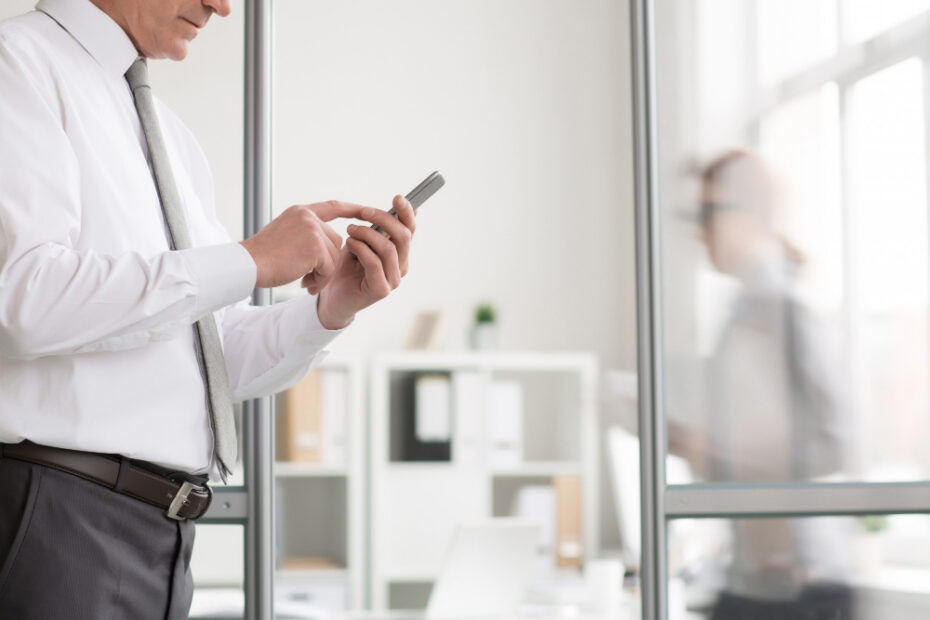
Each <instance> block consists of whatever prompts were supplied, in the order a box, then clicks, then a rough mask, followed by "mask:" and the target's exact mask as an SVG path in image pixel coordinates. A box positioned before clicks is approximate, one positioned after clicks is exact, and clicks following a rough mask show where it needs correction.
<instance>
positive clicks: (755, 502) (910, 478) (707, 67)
mask: <svg viewBox="0 0 930 620" xmlns="http://www.w3.org/2000/svg"><path fill="white" fill-rule="evenodd" d="M892 4H894V7H889V9H888V11H884V10H880V11H879V10H878V9H877V8H876V6H873V4H872V3H867V2H846V1H842V2H840V1H834V0H824V1H816V2H809V1H805V2H800V1H798V2H794V1H792V2H783V1H781V0H750V1H735V0H734V1H718V0H655V1H644V2H639V3H637V4H636V11H637V13H638V15H639V17H640V19H641V21H639V22H638V24H639V26H640V27H643V28H644V31H643V32H642V33H641V34H642V36H643V39H642V40H641V41H642V42H643V43H642V44H641V46H640V47H639V48H638V52H639V54H640V59H639V60H640V63H641V64H640V65H639V67H640V73H639V75H640V76H641V77H642V78H644V79H645V80H646V88H645V89H644V91H643V93H641V94H640V97H641V99H640V101H643V102H644V105H643V107H642V108H641V114H640V116H638V117H637V118H638V123H639V124H640V125H639V129H640V130H641V132H642V133H641V135H642V136H644V138H643V142H642V143H641V146H645V148H646V149H648V150H641V151H640V156H641V158H642V161H641V162H640V164H641V165H642V166H643V169H644V170H646V172H645V173H644V174H646V175H647V176H646V178H647V180H648V181H649V182H651V183H652V185H647V184H644V185H642V187H641V191H642V192H643V194H642V195H643V196H644V197H645V198H644V199H643V201H642V202H640V204H639V206H640V208H642V209H643V214H642V215H641V217H642V218H644V219H642V220H641V221H647V220H646V218H653V219H651V220H648V224H647V225H645V226H644V227H641V229H640V231H641V235H640V238H639V240H638V241H639V243H640V244H641V247H642V248H643V250H642V251H644V252H646V253H647V254H646V255H648V252H655V255H654V256H655V257H656V259H657V260H656V261H655V262H654V263H648V264H644V265H643V266H642V269H643V270H642V271H641V277H642V280H641V289H640V290H641V293H643V292H645V293H646V294H650V295H656V297H655V299H656V300H657V301H656V302H655V305H654V306H652V311H653V313H652V316H651V317H648V318H646V319H645V320H644V319H643V318H642V317H641V323H640V325H641V328H642V329H644V331H643V332H642V333H641V337H643V338H645V337H646V335H647V334H649V335H650V337H651V338H652V339H651V340H643V341H641V342H644V343H646V345H645V346H648V347H649V353H650V354H651V355H654V356H655V358H654V359H655V360H656V362H657V363H656V367H655V375H654V376H653V377H651V378H650V379H649V381H648V385H649V386H650V388H651V389H652V390H654V392H652V396H653V399H654V400H653V403H654V405H653V409H651V410H649V411H648V412H647V413H648V416H649V418H650V419H655V420H657V421H658V426H657V427H656V429H657V430H656V431H655V433H654V434H653V435H652V436H651V437H650V441H652V442H654V443H653V445H654V448H655V451H656V452H655V454H656V460H655V461H652V462H651V463H650V465H651V466H652V468H654V470H655V472H657V474H658V477H657V480H656V485H655V495H653V496H652V497H653V498H654V499H653V500H652V501H653V503H652V506H653V507H654V508H655V514H656V521H655V528H656V529H655V530H654V531H655V536H656V540H657V544H656V547H655V550H656V555H657V557H656V558H649V559H644V561H647V562H650V563H651V565H652V566H654V567H657V568H658V569H659V570H658V572H656V573H649V574H647V575H646V579H647V582H648V581H650V580H652V579H655V580H657V581H658V582H659V583H657V584H656V589H655V590H654V591H650V586H649V583H647V584H646V585H647V587H646V590H647V598H648V597H653V598H652V599H651V602H650V604H654V605H655V606H656V607H655V609H657V610H659V611H660V612H661V614H659V615H662V616H665V615H667V616H668V617H686V616H684V615H678V614H688V613H690V614H695V616H694V617H708V618H714V619H716V620H725V619H727V618H740V617H766V616H765V614H775V616H773V617H812V618H813V617H816V618H853V617H857V618H859V617H870V618H871V617H896V618H897V617H912V616H910V615H907V614H916V615H914V616H913V617H920V616H921V615H926V613H927V611H928V610H930V599H928V598H927V596H926V594H927V592H926V589H925V588H923V587H921V586H918V587H917V589H916V590H913V589H910V586H907V585H906V584H907V583H911V582H909V581H908V579H909V576H914V581H913V583H921V579H922V577H921V575H922V574H923V572H925V571H927V570H928V569H930V563H928V562H926V561H925V560H923V559H921V558H920V557H919V554H918V555H911V554H909V553H908V551H907V549H908V547H911V548H921V547H922V545H924V544H925V538H926V535H927V532H928V530H926V525H927V517H926V516H921V515H910V516H905V515H896V516H875V517H860V516H853V515H861V514H871V513H875V514H879V515H881V514H884V513H895V512H924V511H926V509H927V508H926V506H925V505H923V506H922V505H921V504H920V497H921V494H922V493H925V492H926V488H927V484H926V483H927V481H928V480H930V458H928V453H927V451H926V450H924V449H923V446H925V445H926V444H927V441H928V439H930V436H928V433H930V417H928V411H930V394H928V390H927V377H928V375H930V333H928V326H930V297H928V265H930V251H928V238H930V223H928V219H927V183H928V175H927V170H928V160H927V140H928V133H927V127H928V123H927V119H928V117H927V106H926V105H925V98H926V97H925V93H926V92H927V75H928V73H927V63H928V61H930V48H927V47H926V45H925V44H924V43H923V42H924V41H925V40H926V37H927V36H928V35H930V14H928V13H927V10H928V9H930V5H928V4H927V3H923V2H901V3H892ZM866 5H868V6H866ZM879 14H881V17H879ZM788 31H790V32H791V33H792V34H791V36H790V37H788V36H785V33H786V32H788ZM650 88H651V89H654V90H651V91H650ZM650 121H652V122H654V124H651V123H650ZM650 154H651V155H652V156H653V158H652V159H649V158H648V157H647V156H648V155H650ZM650 234H651V235H652V236H649V235H650ZM641 256H642V254H641ZM641 307H642V306H641ZM650 321H652V322H650ZM647 359H648V358H647ZM644 479H645V478H644ZM775 497H777V498H779V499H778V500H775V499H773V498H775ZM770 499H771V500H772V501H768V500H770ZM685 515H691V516H699V517H702V519H701V520H696V521H689V520H681V519H678V517H680V516H685ZM763 517H764V518H763ZM666 524H667V526H668V527H667V529H666V528H665V527H664V526H665V525H666ZM874 530H880V531H881V533H880V534H875V535H873V534H874ZM877 539H881V540H883V541H885V542H883V543H881V544H879V543H876V542H875V541H876V540H877ZM892 540H894V541H895V542H894V543H892V542H890V541H892ZM878 546H883V547H884V549H883V551H887V553H882V557H881V558H879V559H875V558H871V557H866V556H867V555H868V554H870V553H872V554H879V553H880V552H879V551H872V550H871V548H872V547H878ZM890 549H894V550H893V551H891V550H890ZM897 579H900V585H898V584H896V583H895V581H896V580H897ZM905 591H906V593H904V592H905ZM650 592H651V593H650ZM666 595H667V596H666ZM905 600H906V601H907V602H904V601H905ZM901 605H904V606H905V607H907V609H908V610H909V611H907V612H906V613H905V612H904V611H902V607H901ZM917 610H919V611H917ZM778 614H782V615H781V616H779V615H778ZM785 614H787V615H785ZM805 614H807V615H805ZM902 614H903V615H902ZM688 617H690V616H688Z"/></svg>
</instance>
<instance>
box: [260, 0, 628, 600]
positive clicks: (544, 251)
mask: <svg viewBox="0 0 930 620" xmlns="http://www.w3.org/2000/svg"><path fill="white" fill-rule="evenodd" d="M274 11H275V14H274V17H275V50H274V53H275V55H274V105H273V111H274V115H273V120H274V131H273V136H274V141H273V152H274V168H273V175H272V185H273V190H274V200H273V204H274V206H273V210H274V213H276V214H277V213H280V212H282V211H283V210H284V209H286V208H287V207H288V206H290V205H292V204H306V203H313V202H318V201H321V200H326V199H340V200H347V201H352V202H356V203H361V204H365V205H370V206H374V207H377V208H381V209H387V208H389V206H390V201H391V199H392V197H393V196H394V195H395V194H404V193H406V192H407V191H409V190H410V189H411V188H413V187H414V186H415V185H417V184H418V183H419V182H420V181H421V180H422V179H423V178H424V177H426V176H427V175H428V174H429V173H430V172H432V171H433V170H437V169H438V170H439V171H441V172H442V173H443V175H444V177H445V180H446V185H445V187H443V188H442V189H441V190H440V191H439V192H438V193H437V194H436V195H435V196H434V197H433V198H431V199H430V200H429V201H428V202H427V203H426V204H425V205H424V206H423V207H422V208H421V210H420V212H419V214H418V218H417V232H416V235H415V241H414V244H413V249H412V255H411V260H410V272H409V274H408V275H407V276H406V277H405V279H404V282H403V284H402V285H401V286H400V288H398V289H397V290H396V291H395V292H394V293H393V294H392V296H391V297H390V298H388V299H387V300H385V301H384V302H383V303H380V304H378V305H376V306H374V307H372V308H370V309H366V310H364V311H363V312H361V313H359V315H358V316H357V318H356V319H355V322H354V323H353V325H352V326H351V327H350V328H349V329H348V330H346V332H345V333H344V334H341V335H340V336H339V337H338V339H337V340H335V341H334V342H333V343H332V345H331V348H332V350H333V354H332V356H331V357H330V358H328V359H327V360H326V361H325V362H324V363H323V364H322V366H321V367H320V369H319V372H318V373H316V374H314V375H311V377H308V378H307V379H306V380H304V381H303V382H301V383H300V384H298V386H295V388H292V389H291V390H289V391H288V393H287V394H283V395H281V396H280V397H279V399H278V407H277V416H278V417H277V423H278V425H279V428H292V429H297V431H296V432H294V431H291V432H284V433H283V434H279V435H278V438H279V445H278V461H277V463H276V474H275V477H276V480H277V485H276V491H277V499H276V503H275V507H276V509H277V510H278V513H279V514H278V521H277V525H278V528H279V529H278V532H279V538H278V544H279V547H278V549H277V551H278V567H277V568H278V573H277V577H278V581H277V586H276V588H277V598H278V602H279V603H282V602H283V601H285V600H287V601H290V602H293V601H294V600H296V599H297V598H302V599H303V600H302V602H303V603H304V604H305V605H306V608H308V609H309V608H310V607H312V606H313V605H316V606H317V607H319V608H323V609H329V610H332V609H346V608H358V607H368V608H370V609H373V610H384V609H388V608H393V609H403V608H407V609H410V608H420V609H422V608H423V607H425V606H426V605H428V604H429V603H430V601H431V600H433V599H434V595H435V596H440V594H439V593H440V591H441V588H440V587H439V586H440V585H441V584H437V581H438V580H440V579H441V574H442V571H443V570H444V564H443V562H444V558H445V557H447V555H448V553H449V549H450V545H451V544H452V543H453V538H454V536H455V533H456V531H458V528H459V527H460V526H464V525H466V524H469V523H473V522H475V521H481V520H488V519H492V518H506V517H514V516H522V517H528V518H531V519H532V520H534V521H535V522H537V523H538V524H539V526H540V532H539V540H538V544H537V548H536V552H537V553H536V554H537V555H538V557H537V558H536V560H537V561H536V562H534V564H533V566H532V567H531V570H530V571H529V572H530V573H531V579H530V580H529V581H530V586H529V588H528V589H527V592H528V594H527V595H526V598H525V600H524V602H525V603H526V604H528V605H537V606H542V607H543V608H545V609H552V608H557V607H558V606H559V605H560V604H563V603H564V604H566V605H570V606H571V607H572V608H573V609H576V610H577V609H581V608H585V609H590V608H591V606H592V605H594V603H593V602H592V601H591V598H590V597H589V596H588V595H587V590H586V589H585V588H586V586H585V583H586V580H585V571H586V570H587V568H588V566H589V565H596V562H598V561H603V562H606V563H605V564H603V565H601V568H600V569H595V570H593V572H590V574H589V578H590V579H595V577H594V576H591V575H596V574H598V570H601V573H600V574H601V575H602V577H601V580H602V581H601V583H602V584H603V585H602V586H601V590H600V591H601V592H603V591H604V589H606V590H610V591H612V592H613V594H616V595H617V596H620V594H621V593H620V589H621V586H622V583H623V568H622V567H623V564H622V562H621V555H622V554H623V551H622V544H621V541H620V529H621V528H620V525H619V521H620V520H619V517H618V516H617V512H616V508H615V507H616V506H618V505H622V506H623V508H624V509H625V510H629V509H630V507H631V506H632V505H633V502H635V501H637V500H636V499H634V492H635V489H634V488H631V487H630V486H629V485H628V484H626V481H625V482H624V483H623V485H622V486H623V493H622V494H623V498H622V500H621V501H620V503H619V504H618V503H617V502H615V501H614V493H615V488H617V487H616V485H614V484H613V480H612V479H611V478H610V477H609V475H608V472H607V469H606V457H604V454H605V450H606V445H605V443H604V441H603V440H602V437H603V435H602V434H601V431H602V430H606V428H607V427H608V426H615V425H616V426H622V425H626V427H627V428H634V430H635V421H634V420H632V419H631V416H630V415H629V414H630V408H629V407H630V404H629V390H628V387H629V381H630V377H631V370H632V368H633V366H634V365H635V359H634V358H635V343H634V333H633V329H632V301H631V300H632V299H633V296H634V294H633V271H632V231H631V230H630V228H629V226H628V220H629V219H630V218H631V192H632V184H631V181H630V170H631V165H630V160H629V155H628V149H627V148H626V146H625V144H626V141H628V139H629V137H628V133H629V120H628V119H629V113H628V112H629V94H628V89H627V80H628V68H627V58H628V45H627V43H626V42H627V23H628V22H627V10H626V7H625V6H623V4H622V3H616V2H611V1H606V0H596V1H594V2H577V1H575V0H542V1H540V0H516V1H509V2H503V3H502V2H497V1H494V0H477V1H475V0H452V1H445V2H439V3H437V2H432V1H430V0H390V1H389V2H384V1H380V0H364V1H361V2H342V1H339V0H322V1H315V2H306V1H305V0H275V3H274ZM346 224H347V222H341V221H337V222H333V226H334V228H336V230H338V231H340V232H344V231H345V229H346ZM275 295H276V300H287V299H290V298H295V297H298V296H302V295H306V292H305V291H303V290H301V289H300V288H298V287H294V286H292V287H285V288H283V289H281V290H278V291H276V293H275ZM479 314H480V316H482V317H490V318H489V319H488V320H485V319H482V320H481V321H480V323H485V324H483V325H481V324H479V320H478V316H479ZM602 369H603V370H606V371H609V372H610V373H611V375H610V376H611V377H612V381H611V383H610V392H609V393H608V394H606V395H602V394H601V392H600V390H599V379H600V376H601V370H602ZM339 385H343V386H345V385H351V386H356V387H355V388H353V391H351V393H353V394H359V393H360V394H362V395H363V398H361V399H360V403H361V404H360V406H358V407H357V409H353V407H354V406H355V405H353V404H352V401H351V400H347V399H346V398H334V399H331V398H330V396H328V394H329V395H332V394H334V393H336V394H337V395H338V394H340V393H342V392H340V391H339V390H341V389H344V388H339V387H338V386H339ZM614 388H616V389H614ZM427 409H428V410H427ZM602 412H604V413H603V415H602ZM631 423H632V424H631ZM300 429H302V430H303V431H304V432H303V433H301V431H300ZM333 429H335V431H334V430H333ZM300 437H303V438H304V439H305V440H306V441H305V443H304V444H303V447H301V445H299V444H300V442H301V439H300ZM339 438H341V439H342V440H344V444H342V445H344V448H345V449H344V450H342V449H341V448H340V447H338V446H339ZM282 442H283V443H282ZM334 453H335V454H342V455H343V456H344V458H343V459H342V460H339V461H338V462H333V461H332V460H331V458H332V455H333V454H334ZM356 485H359V487H358V488H360V489H363V490H364V491H363V492H359V494H358V495H354V493H355V491H354V489H355V488H356ZM628 521H629V519H625V520H624V523H625V524H628V523H627V522H628ZM628 525H630V526H632V524H628ZM356 541H364V543H363V546H362V547H356V546H355V545H356ZM360 548H361V549H363V553H362V555H356V553H357V549H360ZM624 557H625V556H624ZM625 561H626V563H627V565H629V566H630V571H631V573H632V572H633V570H634V569H633V565H634V563H635V559H634V556H633V555H632V554H630V555H629V557H625ZM518 572H519V571H518ZM516 576H517V577H519V574H518V575H516ZM628 585H629V587H628V589H627V591H626V594H625V595H624V596H625V597H626V598H624V604H625V603H626V602H627V599H630V600H632V601H633V605H634V606H635V595H634V594H633V593H632V588H633V587H634V582H633V581H632V580H631V581H630V582H628ZM321 587H323V588H326V592H325V593H323V592H322V591H321V590H320V588H321ZM516 587H517V589H518V590H519V587H520V584H519V583H517V584H516ZM331 594H332V596H330V595H331ZM604 599H605V600H608V601H612V600H613V598H611V596H610V594H607V595H605V596H604ZM633 613H634V614H635V612H633Z"/></svg>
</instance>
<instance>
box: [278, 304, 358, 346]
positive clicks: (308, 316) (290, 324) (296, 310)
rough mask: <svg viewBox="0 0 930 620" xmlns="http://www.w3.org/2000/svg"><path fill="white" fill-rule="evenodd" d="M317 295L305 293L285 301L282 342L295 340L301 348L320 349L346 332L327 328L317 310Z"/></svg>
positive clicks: (343, 329) (344, 328)
mask: <svg viewBox="0 0 930 620" xmlns="http://www.w3.org/2000/svg"><path fill="white" fill-rule="evenodd" d="M316 301H317V296H316V295H304V296H302V297H298V298H297V299H291V300H290V301H286V302H284V304H283V305H284V311H283V313H282V315H281V335H282V337H283V338H282V342H285V343H290V342H293V343H295V344H297V345H298V346H300V347H301V348H308V349H313V350H314V351H320V350H322V349H323V348H324V347H326V346H327V345H328V344H329V343H330V342H332V341H333V340H334V339H335V338H336V336H338V335H339V334H341V333H342V332H344V331H345V330H346V329H347V328H348V327H349V325H351V324H352V323H351V322H350V323H349V325H346V326H345V327H343V328H342V329H326V328H325V327H323V324H322V323H321V322H320V317H319V315H318V314H317V312H316Z"/></svg>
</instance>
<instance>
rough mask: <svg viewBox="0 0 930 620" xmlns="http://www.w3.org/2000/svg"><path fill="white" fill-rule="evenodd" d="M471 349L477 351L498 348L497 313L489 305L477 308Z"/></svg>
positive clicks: (480, 305)
mask: <svg viewBox="0 0 930 620" xmlns="http://www.w3.org/2000/svg"><path fill="white" fill-rule="evenodd" d="M471 348H472V349H475V350H476V351H480V350H487V349H495V348H497V313H496V312H495V310H494V306H492V305H491V304H489V303H483V304H479V305H478V306H477V307H475V322H474V325H472V329H471Z"/></svg>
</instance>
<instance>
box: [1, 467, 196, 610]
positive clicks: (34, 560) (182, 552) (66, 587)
mask: <svg viewBox="0 0 930 620" xmlns="http://www.w3.org/2000/svg"><path fill="white" fill-rule="evenodd" d="M193 543H194V524H193V523H192V522H190V521H174V520H171V519H169V518H167V517H166V516H165V514H164V511H163V510H161V509H159V508H157V507H155V506H150V505H149V504H146V503H144V502H141V501H139V500H136V499H133V498H131V497H128V496H126V495H122V494H120V493H116V492H114V491H111V490H110V489H108V488H106V487H103V486H101V485H99V484H96V483H93V482H88V481H86V480H84V479H82V478H79V477H77V476H74V475H71V474H67V473H64V472H61V471H58V470H55V469H51V468H48V467H44V466H41V465H34V464H31V463H25V462H23V461H17V460H14V459H11V458H3V457H0V620H59V619H60V620H110V619H113V620H123V619H127V620H128V619H131V620H149V619H151V620H156V619H157V620H164V619H167V620H181V619H184V618H187V616H188V611H189V609H190V602H191V596H192V594H193V582H192V579H191V574H190V558H191V549H192V547H193Z"/></svg>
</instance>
